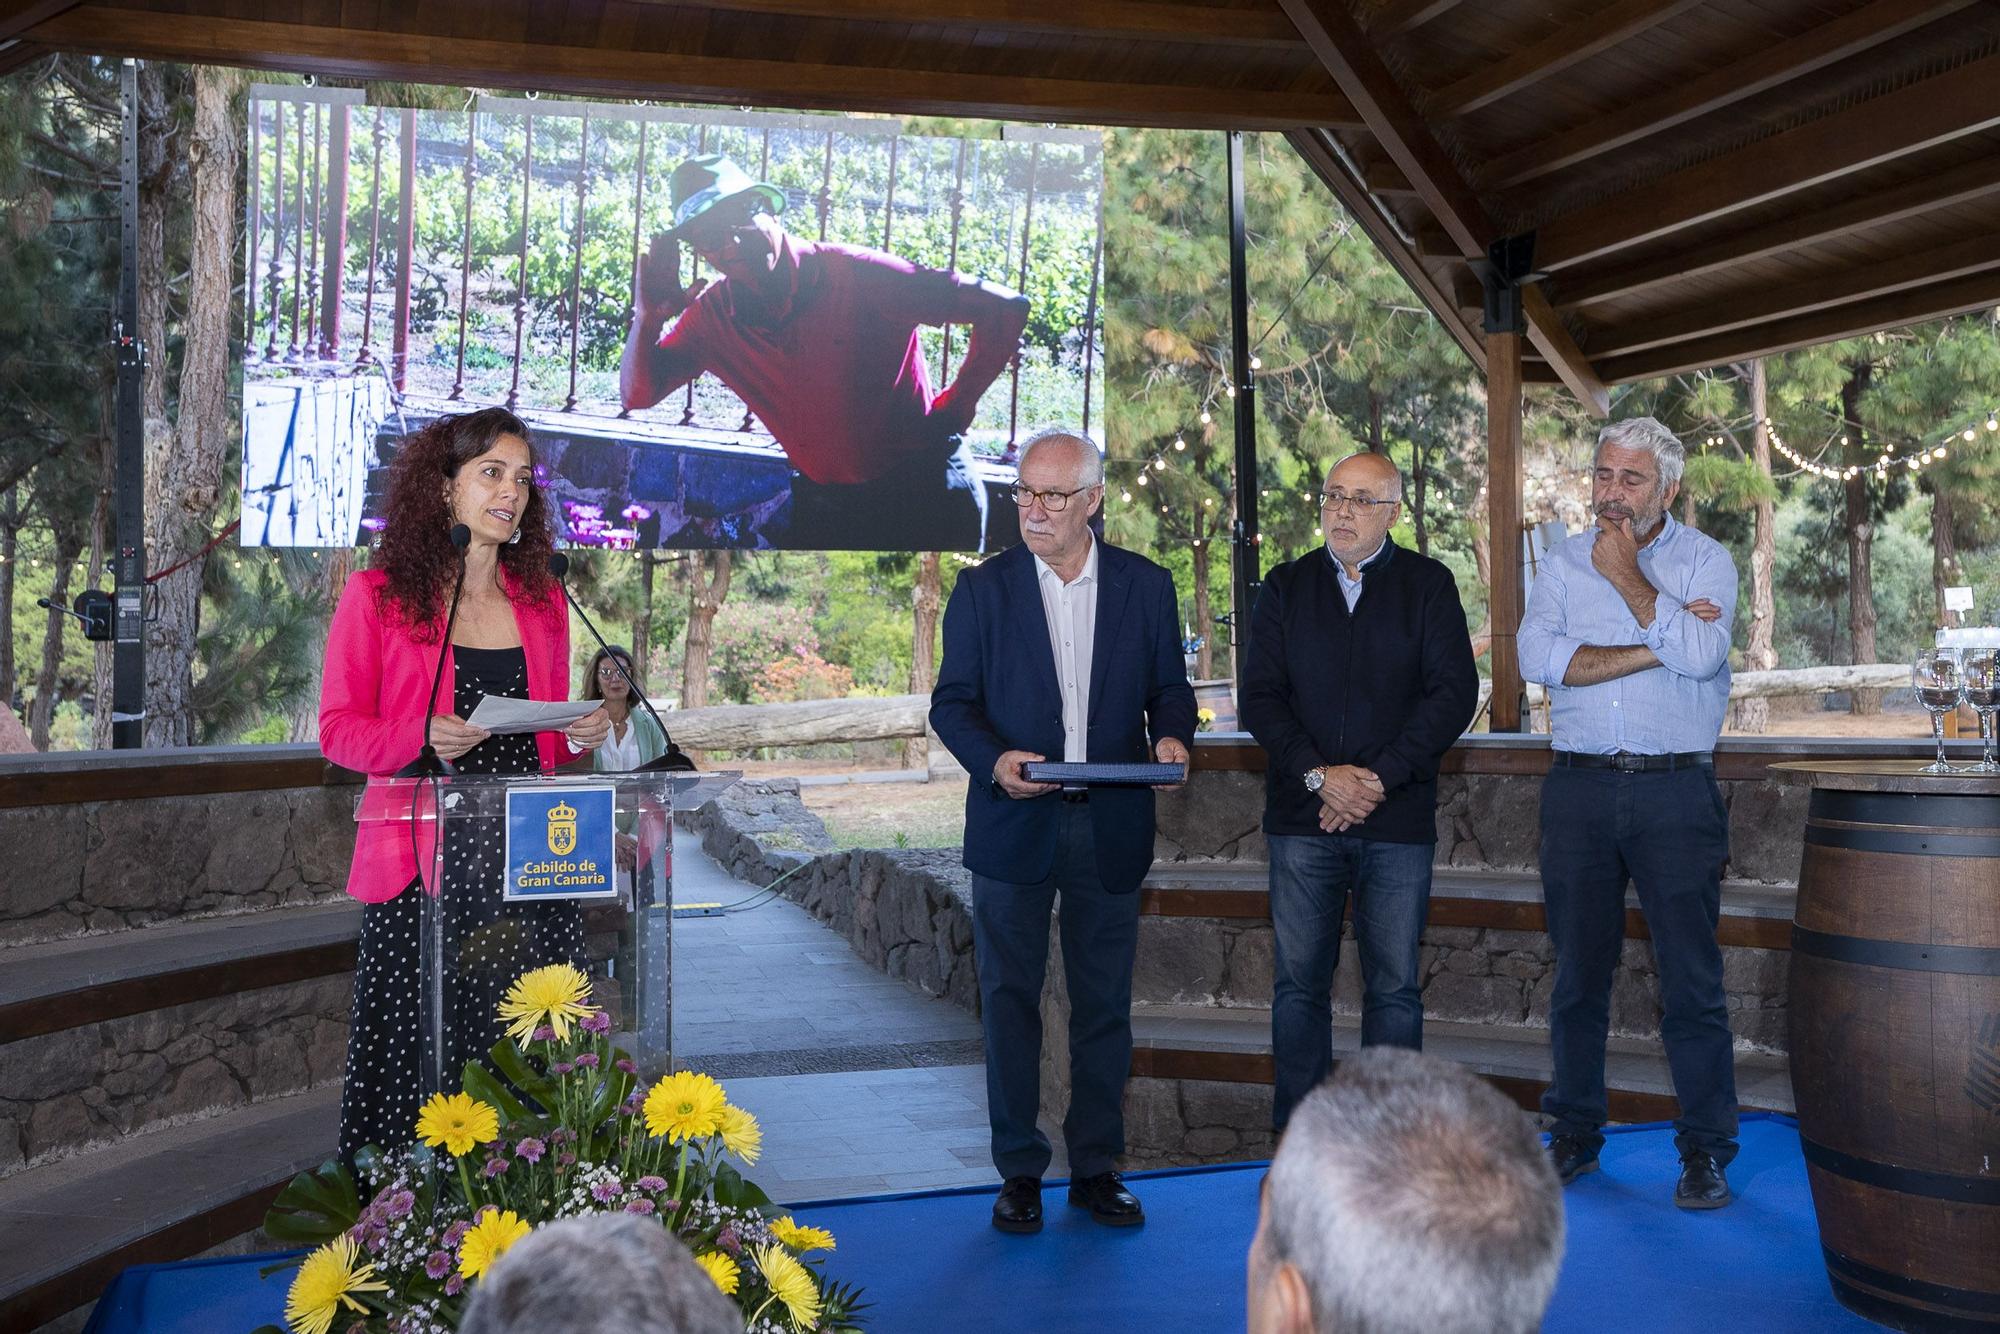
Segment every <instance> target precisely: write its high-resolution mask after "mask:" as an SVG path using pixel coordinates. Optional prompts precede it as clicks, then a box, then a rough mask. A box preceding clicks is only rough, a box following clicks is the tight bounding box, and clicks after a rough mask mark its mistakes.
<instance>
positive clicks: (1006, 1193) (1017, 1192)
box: [993, 1177, 1042, 1232]
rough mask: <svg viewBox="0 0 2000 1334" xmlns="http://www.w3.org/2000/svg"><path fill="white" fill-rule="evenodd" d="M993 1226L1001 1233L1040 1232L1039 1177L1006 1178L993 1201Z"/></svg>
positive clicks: (1040, 1202)
mask: <svg viewBox="0 0 2000 1334" xmlns="http://www.w3.org/2000/svg"><path fill="white" fill-rule="evenodd" d="M993 1226H994V1227H997V1228H999V1229H1000V1230H1001V1231H1002V1232H1040V1231H1041V1230H1042V1181H1041V1178H1040V1177H1008V1178H1007V1184H1005V1185H1004V1186H1002V1187H1000V1198H999V1199H997V1200H995V1201H993Z"/></svg>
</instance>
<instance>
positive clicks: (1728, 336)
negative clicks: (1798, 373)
mask: <svg viewBox="0 0 2000 1334" xmlns="http://www.w3.org/2000/svg"><path fill="white" fill-rule="evenodd" d="M1993 306H2000V269H1988V270H1986V271H1984V272H1981V273H1976V274H1973V275H1971V276H1970V277H1965V278H1955V279H1953V280H1951V281H1950V282H1945V283H1932V284H1929V285H1926V286H1924V287H1914V288H1911V289H1909V290H1908V291H1903V292H1897V293H1895V294H1894V295H1892V296H1885V297H1879V298H1877V299H1876V300H1873V301H1866V302H1862V303H1859V304H1857V305H1849V306H1836V307H1834V308H1833V309H1831V310H1822V311H1815V312H1814V313H1812V314H1810V315H1800V316H1797V317H1796V318H1793V319H1788V320H1776V321H1773V322H1771V323H1768V324H1757V325H1751V326H1749V327H1748V328H1744V329H1737V330H1734V331H1732V332H1729V333H1722V334H1714V335H1711V336H1709V337H1704V338H1698V339H1695V340H1693V341H1691V342H1686V343H1676V344H1674V345H1673V346H1671V347H1662V348H1654V349H1652V350H1651V351H1647V352H1636V353H1634V354H1632V355H1631V356H1629V357H1612V358H1610V359H1608V360H1605V361H1603V362H1600V363H1599V369H1600V370H1602V371H1603V372H1604V378H1605V381H1606V382H1607V383H1609V384H1624V383H1626V382H1628V381H1632V380H1650V379H1653V378H1654V377H1656V376H1661V375H1677V374H1680V373H1681V372H1683V371H1695V370H1704V369H1706V368H1708V367H1710V366H1721V365H1724V364H1726V363H1728V362H1734V361H1747V360H1749V359H1750V358H1752V357H1768V356H1772V355H1774V354H1776V353H1779V352H1788V351H1790V350H1791V349H1793V348H1795V347H1809V346H1811V345H1812V344H1814V343H1830V342H1834V341H1836V340H1838V339H1842V338H1858V337H1860V336H1861V335H1862V334H1869V333H1874V332H1876V331H1877V330H1881V329H1897V328H1901V327H1902V326H1903V325H1906V324H1920V323H1923V322H1924V321H1927V320H1941V319H1944V318H1945V317H1946V316H1949V315H1963V314H1965V313H1967V312H1968V311H1974V310H1985V309H1987V308H1989V307H1993Z"/></svg>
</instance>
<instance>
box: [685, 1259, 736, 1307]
mask: <svg viewBox="0 0 2000 1334" xmlns="http://www.w3.org/2000/svg"><path fill="white" fill-rule="evenodd" d="M694 1262H695V1263H696V1264H698V1265H700V1266H701V1267H702V1269H703V1270H704V1271H706V1273H707V1274H708V1276H709V1277H710V1278H712V1279H714V1280H715V1286H716V1287H718V1288H721V1289H722V1295H723V1296H725V1297H734V1296H735V1295H736V1289H737V1288H738V1287H740V1286H741V1285H742V1275H743V1271H742V1269H740V1268H739V1267H738V1266H737V1264H736V1262H735V1261H734V1260H732V1259H730V1258H729V1257H728V1256H726V1255H724V1254H723V1253H722V1252H721V1251H710V1252H709V1253H708V1254H707V1255H697V1256H695V1258H694Z"/></svg>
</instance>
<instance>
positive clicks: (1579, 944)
mask: <svg viewBox="0 0 2000 1334" xmlns="http://www.w3.org/2000/svg"><path fill="white" fill-rule="evenodd" d="M1728 859H1729V818H1728V814H1727V812H1726V810H1725V809H1724V807H1723V803H1722V793H1721V790H1720V789H1718V788H1717V787H1716V785H1715V775H1714V772H1713V771H1712V770H1710V769H1707V768H1692V769H1675V770H1669V771H1664V772H1654V773H1619V772H1616V771H1614V770H1606V769H1573V768H1569V767H1567V766H1563V765H1557V766H1556V767H1554V768H1552V769H1550V770H1549V776H1548V778H1547V779H1546V780H1545V781H1544V782H1543V784H1542V853H1541V860H1542V894H1543V897H1544V899H1545V900H1546V901H1547V904H1548V918H1549V940H1550V941H1551V943H1553V944H1554V945H1555V950H1556V987H1555V992H1554V994H1553V996H1552V997H1551V998H1550V1003H1549V1045H1550V1047H1551V1048H1552V1049H1553V1054H1554V1058H1555V1078H1554V1080H1553V1081H1552V1082H1551V1083H1550V1084H1549V1089H1548V1092H1547V1093H1545V1094H1543V1095H1542V1111H1544V1112H1545V1113H1547V1114H1548V1115H1549V1116H1551V1117H1553V1118H1554V1124H1553V1125H1552V1126H1551V1127H1550V1130H1551V1132H1552V1133H1554V1134H1557V1135H1575V1136H1578V1137H1580V1138H1582V1139H1583V1140H1584V1141H1585V1142H1586V1143H1589V1144H1593V1145H1597V1144H1602V1143H1603V1142H1604V1136H1603V1135H1602V1134H1601V1133H1600V1127H1602V1126H1603V1124H1604V1122H1605V1119H1606V1117H1607V1115H1608V1108H1607V1104H1606V1099H1605V1092H1604V1037H1605V1032H1606V1030H1607V1028H1608V1027H1609V1025H1610V1018H1611V983H1612V980H1613V977H1614V975H1615V974H1616V973H1617V970H1618V961H1619V958H1620V957H1621V955H1622V953H1623V950H1624V946H1625V882H1626V881H1627V880H1630V881H1631V882H1632V884H1633V887H1634V888H1636V889H1637V890H1638V891H1639V907H1640V908H1641V910H1643V911H1644V912H1645V914H1646V929H1647V930H1648V931H1649V932H1650V933H1651V934H1652V937H1653V957H1654V960H1655V961H1656V962H1657V963H1658V965H1659V970H1660V1008H1661V1010H1662V1012H1663V1017H1662V1018H1661V1020H1660V1038H1661V1042H1662V1044H1663V1045H1664V1046H1665V1047H1666V1049H1667V1068H1668V1069H1669V1070H1670V1071H1671V1072H1672V1074H1673V1080H1674V1096H1675V1097H1676V1098H1678V1099H1679V1100H1680V1104H1681V1114H1680V1116H1678V1117H1676V1118H1675V1120H1674V1129H1675V1131H1677V1132H1678V1133H1677V1134H1676V1135H1675V1137H1674V1141H1675V1144H1676V1146H1677V1147H1679V1148H1680V1150H1681V1151H1682V1152H1684V1153H1685V1152H1687V1151H1689V1150H1692V1149H1700V1150H1702V1151H1704V1152H1707V1153H1710V1154H1713V1155H1714V1156H1715V1159H1716V1161H1718V1162H1720V1163H1724V1164H1727V1163H1728V1162H1729V1160H1730V1159H1731V1158H1734V1157H1735V1156H1736V1054H1735V1049H1734V1045H1733V1043H1732V1042H1731V1040H1730V1034H1729V1008H1728V1005H1727V1002H1726V1000H1725V998H1724V995H1723V989H1722V949H1721V947H1720V946H1719V945H1718V944H1717V943H1716V940H1715V923H1716V918H1717V916H1718V915H1719V913H1720V912H1721V907H1722V866H1723V863H1724V862H1726V861H1727V860H1728Z"/></svg>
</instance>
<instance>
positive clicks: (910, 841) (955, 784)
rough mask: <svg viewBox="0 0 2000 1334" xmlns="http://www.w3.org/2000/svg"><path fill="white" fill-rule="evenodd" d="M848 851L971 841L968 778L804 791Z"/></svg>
mask: <svg viewBox="0 0 2000 1334" xmlns="http://www.w3.org/2000/svg"><path fill="white" fill-rule="evenodd" d="M799 796H800V797H801V799H803V800H804V802H805V804H806V808H807V809H808V810H810V811H811V812H812V813H813V814H814V815H817V816H818V817H819V818H820V819H821V821H823V822H824V823H825V825H826V832H827V833H828V834H829V835H831V836H832V838H833V841H834V842H835V843H836V844H837V845H839V846H840V847H843V848H955V847H957V846H959V844H961V843H962V842H964V840H965V780H964V779H962V778H960V779H937V780H934V781H932V782H929V783H843V784H840V785H837V786H826V787H807V788H801V789H800V790H799Z"/></svg>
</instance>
